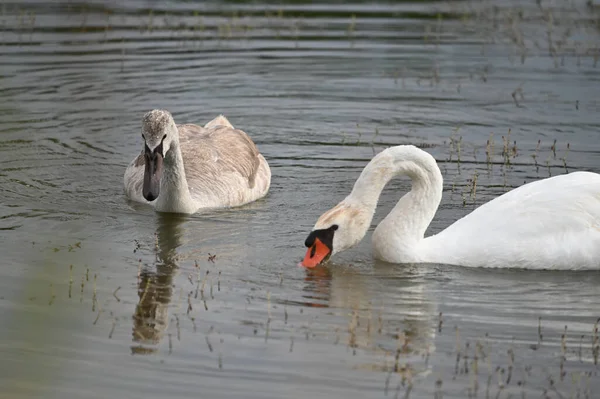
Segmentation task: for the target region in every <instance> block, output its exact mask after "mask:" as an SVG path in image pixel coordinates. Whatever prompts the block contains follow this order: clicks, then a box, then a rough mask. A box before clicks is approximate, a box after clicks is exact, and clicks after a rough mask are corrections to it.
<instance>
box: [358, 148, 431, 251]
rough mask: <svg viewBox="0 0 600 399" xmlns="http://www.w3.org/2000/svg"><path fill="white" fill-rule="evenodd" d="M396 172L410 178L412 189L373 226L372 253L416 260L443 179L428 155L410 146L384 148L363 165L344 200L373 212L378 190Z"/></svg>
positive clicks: (397, 174)
mask: <svg viewBox="0 0 600 399" xmlns="http://www.w3.org/2000/svg"><path fill="white" fill-rule="evenodd" d="M399 175H405V176H409V177H410V178H411V180H412V189H411V191H410V192H408V193H407V194H405V195H404V196H403V197H402V198H400V200H399V201H398V203H397V204H396V206H395V207H394V209H392V211H391V212H390V213H389V214H388V215H387V216H386V217H385V219H384V220H383V221H382V222H381V223H380V224H379V225H378V226H377V228H376V229H375V232H374V233H373V250H374V255H375V257H377V258H379V259H382V260H386V261H389V262H399V261H402V262H411V261H417V259H416V256H417V254H418V253H419V249H418V244H419V243H420V242H421V241H423V239H424V236H425V231H426V230H427V227H428V226H429V224H430V223H431V220H432V219H433V217H434V215H435V213H436V211H437V208H438V206H439V204H440V201H441V199H442V190H443V178H442V174H441V172H440V169H439V168H438V166H437V163H436V162H435V159H434V158H433V157H432V156H431V155H429V154H428V153H427V152H425V151H422V150H420V149H418V148H416V147H414V146H399V147H392V148H388V149H387V150H385V151H383V152H381V153H380V154H378V155H377V156H376V157H375V158H373V160H372V161H371V162H370V163H369V164H368V165H367V166H366V167H365V169H364V170H363V172H362V173H361V175H360V177H359V178H358V180H357V181H356V183H355V185H354V189H353V190H352V193H350V195H349V196H348V200H349V201H356V202H358V203H359V205H361V206H363V207H366V208H368V209H369V210H370V211H371V213H372V214H373V213H374V212H375V208H376V207H377V202H378V201H379V196H380V194H381V191H382V190H383V188H384V187H385V186H386V184H387V183H388V182H389V181H390V180H391V179H393V178H394V177H396V176H399Z"/></svg>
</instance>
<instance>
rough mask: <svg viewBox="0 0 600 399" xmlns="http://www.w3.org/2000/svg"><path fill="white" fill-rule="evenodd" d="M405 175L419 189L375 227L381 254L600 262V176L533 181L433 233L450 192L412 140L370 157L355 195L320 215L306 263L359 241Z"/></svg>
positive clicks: (400, 259) (512, 262) (410, 259)
mask: <svg viewBox="0 0 600 399" xmlns="http://www.w3.org/2000/svg"><path fill="white" fill-rule="evenodd" d="M397 175H407V176H409V177H410V178H411V179H412V190H411V191H410V192H409V193H407V194H406V195H404V196H403V197H402V198H400V200H399V201H398V203H397V205H396V206H395V207H394V209H393V210H392V211H391V212H390V213H389V215H387V216H386V218H385V219H384V220H383V221H382V222H381V223H380V224H379V225H378V226H377V228H376V229H375V231H374V232H373V253H374V256H375V257H376V258H378V259H381V260H384V261H387V262H391V263H444V264H452V265H460V266H473V267H502V268H510V267H514V268H530V269H600V175H598V174H596V173H591V172H575V173H571V174H568V175H561V176H555V177H551V178H547V179H544V180H539V181H536V182H532V183H529V184H525V185H523V186H521V187H519V188H516V189H514V190H512V191H510V192H508V193H505V194H503V195H501V196H500V197H498V198H495V199H494V200H492V201H490V202H488V203H486V204H484V205H482V206H480V207H479V208H477V209H475V210H474V211H473V212H471V213H470V214H468V215H467V216H465V217H463V218H462V219H459V220H458V221H456V222H455V223H453V224H452V225H450V226H449V227H448V228H446V229H445V230H443V231H442V232H440V233H438V234H436V235H433V236H430V237H427V238H425V237H424V235H425V230H426V229H427V226H429V223H430V222H431V220H432V219H433V216H434V215H435V212H436V210H437V208H438V206H439V204H440V201H441V199H442V188H443V184H442V174H441V172H440V169H439V168H438V166H437V164H436V161H435V159H434V158H433V157H432V156H431V155H430V154H428V153H427V152H425V151H422V150H420V149H418V148H416V147H414V146H411V145H402V146H397V147H391V148H388V149H386V150H384V151H382V152H381V153H379V154H378V155H376V156H375V157H374V158H373V159H372V160H371V162H369V164H368V165H367V166H366V167H365V168H364V170H363V171H362V173H361V175H360V177H359V178H358V180H357V181H356V183H355V184H354V188H353V190H352V192H351V193H350V195H348V196H347V197H346V198H345V199H344V200H343V201H342V202H340V203H339V204H338V205H336V206H335V207H334V208H332V209H330V210H329V211H327V212H325V213H324V214H323V215H322V216H321V217H320V218H319V219H318V220H317V223H316V224H315V226H314V228H313V231H312V232H311V233H310V234H309V236H308V238H307V239H306V242H305V245H306V246H307V247H308V250H307V252H306V256H305V258H304V260H303V261H302V265H304V266H306V267H315V266H316V265H318V264H320V263H322V262H324V261H325V260H327V259H328V258H329V256H330V255H333V254H335V253H338V252H341V251H344V250H346V249H348V248H350V247H352V246H354V245H356V244H357V243H358V242H359V241H360V240H361V239H362V238H363V237H364V235H365V234H366V232H367V229H368V228H369V226H370V224H371V220H372V218H373V214H374V213H375V208H376V206H377V202H378V200H379V195H380V193H381V191H382V190H383V188H384V187H385V185H386V184H387V183H388V182H389V181H390V180H391V179H392V178H393V177H395V176H397Z"/></svg>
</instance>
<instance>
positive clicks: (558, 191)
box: [431, 172, 600, 268]
mask: <svg viewBox="0 0 600 399" xmlns="http://www.w3.org/2000/svg"><path fill="white" fill-rule="evenodd" d="M431 238H432V239H433V240H431V243H433V244H435V246H436V247H438V248H445V251H443V252H444V253H445V254H446V255H448V256H449V260H451V261H453V262H455V263H457V264H465V265H473V266H475V265H478V263H481V262H482V261H485V262H486V263H487V264H488V265H491V266H499V267H508V266H511V265H514V266H515V267H519V266H522V267H538V268H541V265H543V264H544V263H547V264H548V265H550V268H553V267H554V268H578V267H581V268H584V267H585V268H589V267H590V266H592V263H594V262H595V263H596V264H597V265H596V267H600V264H599V263H600V261H599V259H600V175H598V174H595V173H590V172H575V173H571V174H568V175H559V176H555V177H551V178H548V179H544V180H539V181H535V182H532V183H529V184H526V185H523V186H521V187H518V188H516V189H514V190H512V191H509V192H508V193H505V194H503V195H501V196H500V197H498V198H495V199H494V200H492V201H490V202H488V203H486V204H484V205H482V206H480V207H479V208H477V209H475V210H474V211H473V212H472V213H470V214H468V215H467V216H465V217H463V218H462V219H459V220H457V221H456V222H455V223H453V224H452V225H450V226H449V227H448V228H447V229H445V230H444V231H442V232H441V233H439V234H437V235H435V236H433V237H431ZM552 265H554V266H552Z"/></svg>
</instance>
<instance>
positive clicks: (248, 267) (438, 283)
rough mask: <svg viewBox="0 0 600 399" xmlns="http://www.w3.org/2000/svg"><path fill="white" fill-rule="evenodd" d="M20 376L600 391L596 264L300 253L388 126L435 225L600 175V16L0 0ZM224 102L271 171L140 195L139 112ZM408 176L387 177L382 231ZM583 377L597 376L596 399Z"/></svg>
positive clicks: (399, 389)
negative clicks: (252, 183)
mask: <svg viewBox="0 0 600 399" xmlns="http://www.w3.org/2000/svg"><path fill="white" fill-rule="evenodd" d="M0 11H1V14H0V54H1V57H0V68H1V69H0V71H1V73H0V76H1V78H0V92H1V95H0V116H1V120H2V124H1V125H0V187H1V188H2V189H1V190H2V199H1V200H0V238H1V244H0V250H1V251H2V259H3V262H2V265H1V266H0V325H1V326H2V327H1V328H0V355H1V358H2V359H3V361H2V362H0V386H2V389H1V390H0V392H1V394H2V395H3V396H6V397H10V398H20V397H23V398H25V397H27V398H31V397H44V398H52V397H56V398H62V397H82V398H83V397H85V398H106V397H127V398H136V397H144V398H146V399H147V398H164V397H167V396H168V397H186V398H188V397H210V398H230V397H236V396H237V397H245V398H254V397H255V398H282V397H307V396H309V397H326V398H337V397H340V398H341V397H344V398H346V397H359V398H382V397H413V398H415V397H419V398H420V397H426V398H431V397H437V398H441V397H442V395H443V397H444V398H466V397H469V396H473V397H511V396H512V397H540V396H541V395H542V394H546V395H547V396H549V397H552V398H554V397H557V398H558V397H590V398H591V397H593V395H594V393H597V392H598V391H599V390H600V382H599V381H600V380H599V378H598V366H597V357H598V338H597V337H598V333H597V330H596V332H594V328H597V324H595V323H597V320H598V317H600V314H599V313H598V306H597V302H598V297H599V294H600V288H599V287H600V275H599V274H598V273H596V272H539V271H537V272H531V271H524V270H480V269H468V268H460V267H452V266H447V265H405V266H397V265H389V264H385V263H380V262H375V261H374V260H373V259H372V256H371V250H370V233H369V234H368V235H367V237H366V238H365V240H363V242H362V243H361V244H360V245H359V246H358V247H357V248H355V249H352V250H350V251H347V252H346V253H344V254H341V255H340V256H338V257H336V258H335V259H334V260H333V262H332V264H331V265H330V266H329V267H327V268H322V269H318V270H315V271H307V270H303V269H299V268H297V267H295V265H296V264H297V262H298V261H299V260H300V259H301V258H302V256H303V253H304V248H303V242H304V238H305V237H306V235H307V233H308V232H309V231H310V229H311V227H312V225H313V224H314V221H315V220H316V218H317V217H318V216H319V215H320V214H321V213H322V212H324V211H325V210H327V209H329V208H330V207H331V206H333V205H334V204H335V203H337V202H338V201H339V200H341V199H342V198H343V197H344V196H345V195H346V194H347V193H348V192H349V191H350V189H351V186H352V183H353V182H354V181H355V179H356V178H357V176H358V174H359V173H360V171H361V169H362V168H363V167H364V166H365V165H366V163H367V162H368V161H369V160H370V159H371V158H372V156H373V155H374V154H376V153H377V152H379V151H381V150H382V149H384V148H385V147H387V146H390V145H398V144H415V145H418V146H420V147H421V148H424V149H425V150H427V151H429V152H430V153H431V154H432V155H433V156H434V157H435V158H436V160H437V161H438V163H439V165H440V168H441V170H442V173H443V176H444V179H445V187H444V188H445V190H444V199H443V201H442V205H441V207H440V210H439V212H438V213H437V215H436V218H435V220H434V221H433V223H432V225H431V227H430V229H429V230H430V231H429V232H428V233H435V232H437V231H439V230H441V229H443V228H444V227H446V226H447V225H449V224H450V223H451V222H452V221H454V220H456V219H457V218H459V217H461V216H463V215H465V214H466V213H468V212H470V211H471V210H472V209H473V208H474V207H475V206H477V205H479V204H481V203H484V202H486V201H489V200H490V199H492V198H494V197H497V196H498V195H500V194H502V193H503V192H505V191H507V190H509V189H510V188H513V187H517V186H519V185H521V184H523V183H525V182H529V181H533V180H536V179H540V178H544V177H548V176H550V175H556V174H562V173H568V172H570V171H574V170H591V171H596V172H600V141H599V140H598V134H599V133H600V116H599V115H600V103H599V102H598V95H597V93H599V92H600V73H599V71H600V69H599V68H600V66H598V57H599V56H600V37H599V36H600V25H599V21H600V11H599V9H598V6H597V5H594V4H591V5H589V4H586V3H585V2H579V1H573V2H572V1H564V2H560V1H554V2H546V1H543V2H541V3H540V5H538V4H537V3H536V2H517V1H513V2H505V3H504V2H496V3H494V4H492V3H489V2H472V3H471V2H444V3H439V2H427V1H425V2H360V1H354V2H351V3H341V2H320V3H318V4H316V5H315V4H311V2H304V1H284V2H278V3H272V2H260V1H254V2H244V1H227V2H198V3H195V2H187V1H179V0H174V1H170V2H167V3H164V2H150V1H141V0H140V1H135V0H132V1H127V2H125V3H122V2H98V1H85V2H74V1H70V2H51V3H49V4H42V3H40V2H35V1H25V2H13V1H8V2H4V3H2V5H1V6H0ZM158 107H160V108H166V109H168V110H170V111H171V112H172V113H173V116H174V118H175V119H176V121H178V122H180V123H184V122H195V123H199V124H204V123H206V122H208V121H209V120H210V119H212V118H213V117H215V116H216V115H218V114H220V113H223V114H225V115H226V116H227V117H228V118H229V119H230V121H231V122H232V123H233V124H234V125H235V126H236V127H239V128H241V129H243V130H245V131H246V132H248V133H249V134H250V135H251V137H252V138H253V139H254V140H255V142H256V143H257V145H258V146H259V149H260V150H261V152H262V153H263V154H264V155H265V157H266V158H267V159H268V160H269V163H270V165H271V168H272V172H273V179H272V185H271V191H270V193H269V195H268V196H267V197H266V198H264V199H262V200H260V201H257V202H255V203H253V204H250V205H247V206H244V207H241V208H237V209H231V210H217V211H207V212H203V213H199V214H196V215H193V216H185V217H183V216H173V215H160V214H156V213H155V212H154V211H152V210H151V209H149V208H147V207H144V206H139V205H135V204H132V203H129V202H127V201H126V199H125V197H124V195H123V191H122V176H123V172H124V170H125V167H126V165H127V164H128V163H129V162H130V160H131V159H132V158H133V157H134V156H135V155H136V154H137V153H138V151H139V150H140V149H141V145H142V143H141V139H140V137H139V131H140V130H139V129H140V120H141V117H142V115H143V113H145V112H146V111H148V110H150V109H152V108H158ZM408 189H409V182H408V181H406V180H403V179H399V180H397V181H394V182H392V183H391V184H390V185H389V186H388V187H387V188H386V190H385V191H384V193H383V195H382V197H381V203H380V207H379V209H378V212H377V214H376V217H375V220H374V224H373V227H374V226H375V225H376V224H377V223H378V222H379V221H380V220H381V219H382V218H383V217H384V216H385V214H386V213H387V212H388V211H389V210H390V209H391V207H392V206H393V205H394V203H395V201H396V200H397V199H398V198H399V197H400V196H401V195H402V193H404V192H406V190H408ZM586 395H587V396H586Z"/></svg>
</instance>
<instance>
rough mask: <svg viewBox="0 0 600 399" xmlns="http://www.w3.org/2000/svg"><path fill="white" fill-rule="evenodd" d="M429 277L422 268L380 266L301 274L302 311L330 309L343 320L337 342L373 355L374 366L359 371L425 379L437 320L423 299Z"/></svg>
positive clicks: (431, 306)
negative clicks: (422, 376)
mask: <svg viewBox="0 0 600 399" xmlns="http://www.w3.org/2000/svg"><path fill="white" fill-rule="evenodd" d="M431 272H432V269H431V268H430V267H429V266H427V265H413V266H408V265H406V266H404V267H402V268H398V267H394V265H391V264H388V263H384V262H376V263H375V264H374V265H372V266H370V265H369V266H368V267H364V268H359V267H352V266H345V265H338V264H332V265H330V266H329V267H317V268H314V269H305V273H306V276H305V278H304V280H305V286H304V292H305V293H304V295H303V297H304V298H305V300H306V301H305V303H304V304H303V305H304V306H308V307H327V308H331V309H332V311H331V313H332V314H335V315H336V316H342V317H343V318H345V323H347V324H346V325H344V328H343V329H340V328H339V327H338V328H337V330H338V334H339V335H338V337H339V342H340V343H343V344H345V345H348V346H349V347H350V348H352V349H353V350H356V349H360V350H363V351H364V352H366V353H367V354H372V355H376V358H374V360H375V359H376V360H375V361H376V362H377V363H369V364H362V365H360V366H359V367H360V368H364V369H370V370H375V371H386V372H390V373H392V372H397V373H400V374H402V375H405V374H406V375H411V376H414V375H416V374H422V373H426V372H429V371H430V369H431V366H430V365H429V362H428V358H429V356H430V355H432V354H433V352H434V351H435V332H436V330H435V326H436V323H437V319H438V311H437V304H436V303H435V301H434V300H433V298H430V297H429V295H428V286H427V274H429V273H431ZM336 319H337V317H336ZM336 324H337V325H338V326H339V324H340V323H336ZM346 326H347V328H346ZM332 327H334V328H335V326H332ZM337 340H338V338H336V341H337ZM382 356H383V358H384V360H383V361H382V360H381V358H382ZM408 365H410V366H408Z"/></svg>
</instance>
